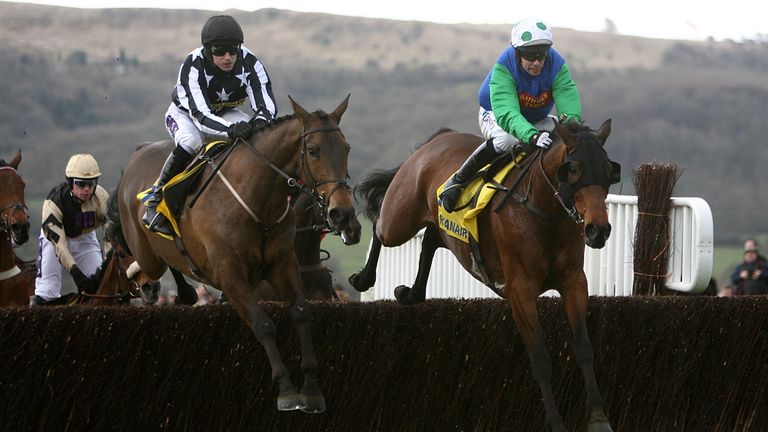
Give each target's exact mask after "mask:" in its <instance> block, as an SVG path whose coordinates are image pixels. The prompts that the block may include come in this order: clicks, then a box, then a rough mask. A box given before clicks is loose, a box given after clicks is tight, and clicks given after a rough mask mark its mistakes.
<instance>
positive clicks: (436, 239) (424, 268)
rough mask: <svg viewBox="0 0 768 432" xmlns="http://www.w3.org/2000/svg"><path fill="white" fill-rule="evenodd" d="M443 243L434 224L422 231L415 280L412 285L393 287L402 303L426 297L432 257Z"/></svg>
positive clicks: (417, 301)
mask: <svg viewBox="0 0 768 432" xmlns="http://www.w3.org/2000/svg"><path fill="white" fill-rule="evenodd" d="M442 244H443V242H442V240H440V234H439V232H438V228H437V226H435V225H429V226H427V229H426V231H425V232H424V240H422V242H421V254H420V255H419V270H418V272H417V273H416V280H415V281H414V282H413V287H411V288H408V287H407V286H404V285H400V286H399V287H397V288H395V298H396V299H397V300H398V301H399V302H400V303H401V304H404V305H412V304H417V303H423V302H424V300H425V299H426V297H427V281H428V280H429V271H430V270H431V269H432V259H433V258H434V257H435V251H437V249H438V248H439V247H441V246H442Z"/></svg>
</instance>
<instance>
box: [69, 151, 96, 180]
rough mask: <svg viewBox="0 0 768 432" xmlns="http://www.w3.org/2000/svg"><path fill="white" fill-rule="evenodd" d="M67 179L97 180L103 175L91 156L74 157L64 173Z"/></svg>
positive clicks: (79, 155) (78, 155)
mask: <svg viewBox="0 0 768 432" xmlns="http://www.w3.org/2000/svg"><path fill="white" fill-rule="evenodd" d="M64 173H65V175H66V176H67V178H79V179H95V178H98V177H99V176H100V175H101V171H99V164H98V163H96V159H94V157H93V156H91V155H89V154H76V155H72V157H71V158H69V162H67V168H66V170H65V171H64Z"/></svg>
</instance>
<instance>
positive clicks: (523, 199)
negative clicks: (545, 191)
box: [495, 149, 584, 224]
mask: <svg viewBox="0 0 768 432" xmlns="http://www.w3.org/2000/svg"><path fill="white" fill-rule="evenodd" d="M533 157H535V158H536V159H537V162H538V163H537V165H538V167H539V171H540V172H541V175H542V176H543V177H544V180H546V182H547V184H548V185H549V187H550V189H551V190H552V192H553V196H554V197H555V199H557V202H558V203H559V204H560V206H561V207H562V208H563V210H565V213H566V215H567V216H568V217H569V218H570V219H571V220H573V221H574V222H576V223H577V224H582V223H584V218H583V217H582V216H581V214H580V213H579V212H578V210H576V208H575V207H574V206H570V207H569V206H567V205H566V204H565V202H564V201H563V198H562V197H561V196H560V191H559V190H558V189H557V188H556V187H555V185H554V184H552V182H551V181H550V180H549V176H547V172H546V171H545V170H544V151H543V150H542V149H536V153H534V156H533ZM532 165H533V163H529V164H527V165H526V166H525V168H524V170H523V173H522V175H521V176H520V177H519V178H518V179H517V180H516V181H515V183H514V184H513V186H512V187H510V188H506V189H507V195H506V196H505V197H504V199H503V200H502V202H501V203H499V205H498V206H496V209H495V211H496V212H497V213H498V212H499V211H500V210H501V207H502V205H503V204H504V202H506V200H507V198H508V197H510V196H511V197H513V198H514V199H515V200H516V201H518V202H519V203H521V204H524V205H525V207H526V208H528V210H530V211H532V212H533V213H535V214H536V215H538V216H540V217H542V218H544V219H550V220H552V219H560V218H562V217H563V215H562V214H552V213H547V212H545V211H544V210H542V209H540V208H538V207H537V206H535V205H534V204H533V203H532V202H531V200H530V198H531V196H532V193H531V191H532V189H533V174H532V173H531V175H529V176H528V183H527V185H526V191H525V195H520V194H517V193H515V192H514V190H515V188H516V187H517V185H518V184H519V183H520V181H522V179H523V177H524V176H525V175H526V174H527V173H528V172H529V168H530V167H531V166H532Z"/></svg>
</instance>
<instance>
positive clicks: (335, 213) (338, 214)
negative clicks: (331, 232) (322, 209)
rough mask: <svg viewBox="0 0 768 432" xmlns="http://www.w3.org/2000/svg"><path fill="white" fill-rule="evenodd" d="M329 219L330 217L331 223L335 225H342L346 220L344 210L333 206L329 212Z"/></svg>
mask: <svg viewBox="0 0 768 432" xmlns="http://www.w3.org/2000/svg"><path fill="white" fill-rule="evenodd" d="M328 219H330V220H331V223H333V224H334V225H341V223H342V222H344V212H342V211H341V210H339V209H336V208H333V209H331V210H330V211H329V212H328Z"/></svg>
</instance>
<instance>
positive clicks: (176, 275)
mask: <svg viewBox="0 0 768 432" xmlns="http://www.w3.org/2000/svg"><path fill="white" fill-rule="evenodd" d="M168 269H170V270H171V276H173V281H174V282H176V293H177V294H178V296H177V297H176V302H177V303H179V304H183V305H193V304H195V303H197V300H198V299H197V291H195V287H193V286H192V285H190V284H189V282H187V280H186V279H184V275H182V274H181V272H179V271H178V270H176V269H175V268H173V267H168Z"/></svg>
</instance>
